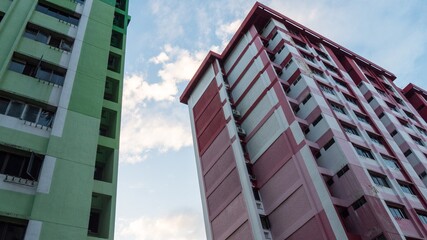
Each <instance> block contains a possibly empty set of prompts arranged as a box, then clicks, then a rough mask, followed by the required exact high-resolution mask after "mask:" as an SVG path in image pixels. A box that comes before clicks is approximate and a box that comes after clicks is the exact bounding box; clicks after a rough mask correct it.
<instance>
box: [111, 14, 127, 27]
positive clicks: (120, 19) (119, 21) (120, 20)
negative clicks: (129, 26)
mask: <svg viewBox="0 0 427 240" xmlns="http://www.w3.org/2000/svg"><path fill="white" fill-rule="evenodd" d="M113 25H114V26H117V27H119V28H124V26H125V16H123V15H122V14H120V13H118V12H115V13H114V20H113Z"/></svg>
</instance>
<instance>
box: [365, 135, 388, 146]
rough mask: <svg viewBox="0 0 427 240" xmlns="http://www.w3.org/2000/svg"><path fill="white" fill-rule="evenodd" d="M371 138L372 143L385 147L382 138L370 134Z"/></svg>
mask: <svg viewBox="0 0 427 240" xmlns="http://www.w3.org/2000/svg"><path fill="white" fill-rule="evenodd" d="M368 136H369V138H370V139H371V141H372V142H374V143H377V144H379V145H384V144H383V139H382V138H381V137H380V136H377V135H375V134H373V133H368Z"/></svg>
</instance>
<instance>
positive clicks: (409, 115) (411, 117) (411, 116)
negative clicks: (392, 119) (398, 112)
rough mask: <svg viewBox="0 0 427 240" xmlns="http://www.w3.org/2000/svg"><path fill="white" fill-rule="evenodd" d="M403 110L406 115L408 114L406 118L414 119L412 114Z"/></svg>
mask: <svg viewBox="0 0 427 240" xmlns="http://www.w3.org/2000/svg"><path fill="white" fill-rule="evenodd" d="M404 112H405V114H406V116H408V118H410V119H412V120H416V119H415V116H414V114H412V113H410V112H407V111H404Z"/></svg>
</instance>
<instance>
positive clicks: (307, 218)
mask: <svg viewBox="0 0 427 240" xmlns="http://www.w3.org/2000/svg"><path fill="white" fill-rule="evenodd" d="M394 79H395V76H394V75H393V74H392V73H390V72H388V71H387V70H385V69H383V68H381V67H380V66H378V65H376V64H374V63H372V62H370V61H368V60H366V59H365V58H363V57H361V56H359V55H357V54H356V53H354V52H352V51H350V50H348V49H346V48H345V47H342V46H340V45H338V44H337V43H335V42H333V41H332V40H330V39H327V38H325V37H323V36H321V35H320V34H318V33H316V32H314V31H312V30H310V29H308V28H307V27H305V26H302V25H301V24H299V23H296V22H295V21H293V20H291V19H289V18H287V17H285V16H283V15H282V14H280V13H278V12H276V11H275V10H273V9H270V8H268V7H266V6H264V5H262V4H259V3H256V4H255V6H254V7H253V8H252V10H251V11H250V13H249V15H248V16H247V17H246V18H245V20H244V21H243V23H242V25H241V26H240V28H239V29H238V31H237V33H236V34H235V35H234V37H233V38H232V39H231V41H230V43H229V44H228V46H227V47H226V49H225V50H224V51H223V52H222V54H216V53H213V52H210V53H209V54H208V56H207V57H206V59H205V60H204V62H203V63H202V65H201V66H200V68H199V69H198V71H197V73H196V74H195V76H194V77H193V79H192V80H191V82H190V83H189V85H188V86H187V88H186V89H185V90H184V93H183V94H182V96H181V102H183V103H185V104H187V105H188V107H189V112H190V118H191V124H192V130H193V139H194V146H195V152H196V163H197V169H198V176H199V181H200V191H201V195H202V204H203V208H204V216H205V224H206V232H207V236H208V239H256V240H259V239H274V240H277V239H340V240H342V239H367V240H373V239H377V240H380V239H405V238H406V239H425V238H426V237H427V209H426V207H427V188H426V185H425V184H426V183H427V178H426V175H427V174H426V167H427V157H426V156H427V147H426V146H427V145H426V144H427V132H426V131H427V124H426V122H425V120H424V119H423V118H422V117H420V115H419V114H418V113H417V111H416V109H414V107H413V106H412V105H411V104H410V103H409V101H408V100H407V99H406V97H405V96H404V95H403V93H402V92H401V89H399V88H398V87H396V85H395V84H394V83H393V80H394Z"/></svg>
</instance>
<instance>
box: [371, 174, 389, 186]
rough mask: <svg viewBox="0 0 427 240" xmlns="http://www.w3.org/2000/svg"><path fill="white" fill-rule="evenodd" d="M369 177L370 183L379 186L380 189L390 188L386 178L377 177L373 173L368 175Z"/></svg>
mask: <svg viewBox="0 0 427 240" xmlns="http://www.w3.org/2000/svg"><path fill="white" fill-rule="evenodd" d="M369 175H371V178H372V181H373V182H374V183H375V184H376V185H378V186H381V187H387V188H390V186H389V185H388V182H387V178H386V177H385V176H382V175H378V174H375V173H369Z"/></svg>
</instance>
